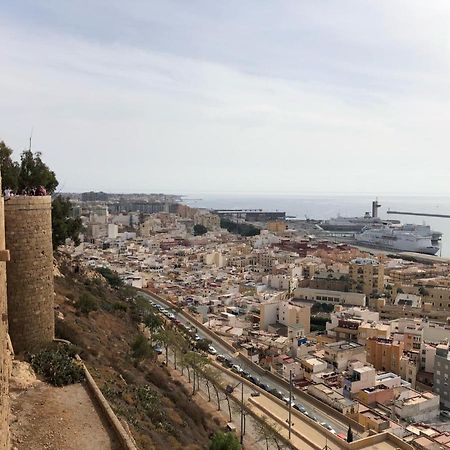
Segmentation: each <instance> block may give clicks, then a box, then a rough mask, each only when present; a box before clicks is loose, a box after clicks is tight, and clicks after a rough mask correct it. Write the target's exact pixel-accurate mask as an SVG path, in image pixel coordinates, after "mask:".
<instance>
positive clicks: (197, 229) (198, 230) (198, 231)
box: [194, 224, 208, 236]
mask: <svg viewBox="0 0 450 450" xmlns="http://www.w3.org/2000/svg"><path fill="white" fill-rule="evenodd" d="M207 232H208V229H207V228H206V227H205V226H204V225H200V224H197V225H194V236H202V235H203V234H206V233H207Z"/></svg>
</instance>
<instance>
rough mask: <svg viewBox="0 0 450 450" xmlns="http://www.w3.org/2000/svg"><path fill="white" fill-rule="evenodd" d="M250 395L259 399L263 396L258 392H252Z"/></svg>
mask: <svg viewBox="0 0 450 450" xmlns="http://www.w3.org/2000/svg"><path fill="white" fill-rule="evenodd" d="M250 395H251V396H252V397H259V396H260V395H261V394H260V393H259V392H258V391H252V392H251V393H250Z"/></svg>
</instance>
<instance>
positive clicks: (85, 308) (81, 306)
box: [75, 293, 98, 314]
mask: <svg viewBox="0 0 450 450" xmlns="http://www.w3.org/2000/svg"><path fill="white" fill-rule="evenodd" d="M75 307H76V308H77V309H78V310H79V311H80V312H82V313H83V314H89V313H90V312H91V311H97V309H98V305H97V300H96V298H95V297H94V296H93V295H92V294H89V293H84V294H81V295H80V298H79V299H78V301H77V302H76V303H75Z"/></svg>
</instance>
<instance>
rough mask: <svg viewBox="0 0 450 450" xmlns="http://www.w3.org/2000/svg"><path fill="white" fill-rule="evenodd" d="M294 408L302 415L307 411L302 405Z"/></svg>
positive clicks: (298, 404) (296, 405) (299, 404)
mask: <svg viewBox="0 0 450 450" xmlns="http://www.w3.org/2000/svg"><path fill="white" fill-rule="evenodd" d="M293 408H295V409H296V410H297V411H300V412H301V413H305V412H306V409H305V407H304V406H303V405H302V404H301V403H296V404H295V405H293Z"/></svg>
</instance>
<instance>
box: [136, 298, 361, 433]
mask: <svg viewBox="0 0 450 450" xmlns="http://www.w3.org/2000/svg"><path fill="white" fill-rule="evenodd" d="M141 294H142V295H143V296H145V297H146V298H148V299H149V300H151V301H153V302H154V303H156V304H158V305H160V306H163V307H164V308H166V309H171V308H170V306H168V305H167V304H165V303H164V302H162V301H160V300H159V299H158V298H156V297H154V296H152V295H151V294H150V293H147V292H145V293H144V292H143V291H141ZM173 313H174V315H175V317H176V318H177V319H178V320H179V321H180V322H181V323H183V324H187V325H190V326H192V327H194V328H196V329H197V327H196V326H195V324H193V323H191V322H190V321H189V320H188V318H185V317H184V316H182V315H180V314H178V313H177V312H176V311H173ZM197 334H198V335H199V336H200V337H201V338H203V339H207V340H209V341H211V342H212V345H213V346H214V347H215V349H216V350H217V352H218V353H219V354H222V355H224V356H226V357H227V358H229V359H230V360H231V361H232V362H233V364H236V365H239V366H240V367H241V368H242V369H243V370H245V371H246V372H249V373H250V374H251V375H253V376H254V377H255V378H258V379H259V381H260V382H261V383H264V384H267V385H268V386H270V387H271V388H275V389H277V390H278V391H280V392H281V393H282V394H283V396H284V397H289V391H288V390H287V389H285V388H284V386H283V385H282V384H280V383H277V382H275V381H274V380H272V379H269V378H268V377H266V376H264V375H260V374H259V373H258V372H256V371H255V370H254V369H253V368H252V367H250V366H249V365H248V364H246V363H245V362H243V361H241V360H240V359H239V357H238V356H237V355H236V353H232V352H230V350H228V349H227V348H226V347H225V346H223V345H222V344H221V343H220V342H219V341H218V340H216V339H214V338H213V337H212V336H209V335H207V334H205V333H203V332H202V330H199V329H197ZM294 402H295V403H298V404H302V405H303V407H304V408H305V409H306V411H307V413H308V414H309V415H310V416H311V417H316V419H317V421H318V422H319V423H320V422H326V423H329V424H330V425H331V426H332V427H333V428H334V430H335V431H336V433H343V434H345V435H347V430H348V426H347V425H346V424H343V423H341V422H339V421H338V420H337V419H335V418H334V417H331V416H329V415H328V414H326V413H325V412H323V411H321V410H319V409H318V408H317V406H315V405H313V404H311V403H309V402H308V401H307V400H305V399H303V398H301V399H298V400H297V399H296V398H295V394H294ZM286 409H287V408H286ZM353 434H354V437H355V439H357V438H358V435H357V433H356V432H355V431H353Z"/></svg>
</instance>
